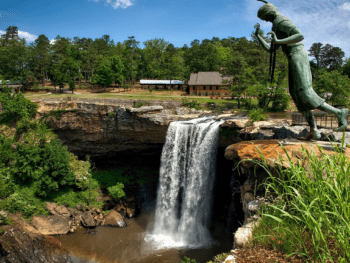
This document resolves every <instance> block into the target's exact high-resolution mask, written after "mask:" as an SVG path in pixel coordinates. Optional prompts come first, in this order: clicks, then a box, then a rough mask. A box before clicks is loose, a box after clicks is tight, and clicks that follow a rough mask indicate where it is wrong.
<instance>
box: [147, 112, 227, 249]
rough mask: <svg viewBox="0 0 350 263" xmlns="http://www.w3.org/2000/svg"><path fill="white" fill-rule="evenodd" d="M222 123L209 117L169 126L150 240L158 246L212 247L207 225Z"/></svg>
mask: <svg viewBox="0 0 350 263" xmlns="http://www.w3.org/2000/svg"><path fill="white" fill-rule="evenodd" d="M221 123H223V121H215V119H214V117H209V118H200V119H195V120H191V121H179V122H172V123H171V124H170V126H169V128H168V132H167V137H166V143H165V145H164V147H163V152H162V157H161V166H160V179H159V180H160V181H159V186H158V193H157V207H156V216H155V224H154V230H153V235H152V238H151V239H152V241H153V242H156V244H157V245H161V246H166V247H168V246H186V247H203V246H208V245H210V244H212V239H211V236H210V233H209V230H208V225H209V221H210V217H211V209H212V202H211V201H212V190H213V185H214V182H215V167H216V152H217V140H218V133H219V126H220V124H221Z"/></svg>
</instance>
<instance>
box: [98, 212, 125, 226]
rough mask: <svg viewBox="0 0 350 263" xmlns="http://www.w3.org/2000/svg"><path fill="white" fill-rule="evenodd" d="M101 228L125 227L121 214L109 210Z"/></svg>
mask: <svg viewBox="0 0 350 263" xmlns="http://www.w3.org/2000/svg"><path fill="white" fill-rule="evenodd" d="M102 226H115V227H126V226H127V225H126V222H125V221H124V218H123V216H122V215H121V214H119V213H118V212H117V211H115V210H111V212H110V213H109V214H108V215H107V216H106V217H105V219H104V220H103V221H102Z"/></svg>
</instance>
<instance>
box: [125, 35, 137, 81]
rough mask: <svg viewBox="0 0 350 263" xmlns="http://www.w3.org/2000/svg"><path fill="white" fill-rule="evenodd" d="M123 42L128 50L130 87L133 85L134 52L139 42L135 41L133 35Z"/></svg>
mask: <svg viewBox="0 0 350 263" xmlns="http://www.w3.org/2000/svg"><path fill="white" fill-rule="evenodd" d="M125 44H126V46H127V48H128V49H129V52H130V64H131V67H130V69H131V87H132V88H133V87H134V63H133V62H134V52H135V49H136V48H138V46H139V44H140V42H139V41H136V39H135V37H134V36H131V37H128V40H126V41H125Z"/></svg>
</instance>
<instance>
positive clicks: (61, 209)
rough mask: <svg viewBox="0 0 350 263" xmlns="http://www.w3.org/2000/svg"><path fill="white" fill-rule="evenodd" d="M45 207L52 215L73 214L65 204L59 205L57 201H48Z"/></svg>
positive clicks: (68, 215) (67, 215)
mask: <svg viewBox="0 0 350 263" xmlns="http://www.w3.org/2000/svg"><path fill="white" fill-rule="evenodd" d="M45 207H46V209H47V210H49V212H50V213H51V214H52V215H60V216H66V217H70V216H71V213H70V212H69V210H68V209H67V207H65V206H64V205H60V206H57V205H56V204H55V203H50V202H46V204H45Z"/></svg>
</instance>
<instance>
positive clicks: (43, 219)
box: [31, 215, 70, 235]
mask: <svg viewBox="0 0 350 263" xmlns="http://www.w3.org/2000/svg"><path fill="white" fill-rule="evenodd" d="M31 225H32V226H34V227H35V228H36V229H37V230H38V231H39V232H40V234H42V235H65V234H67V233H68V232H69V228H70V225H69V218H68V217H65V216H59V215H50V216H33V218H32V221H31Z"/></svg>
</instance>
